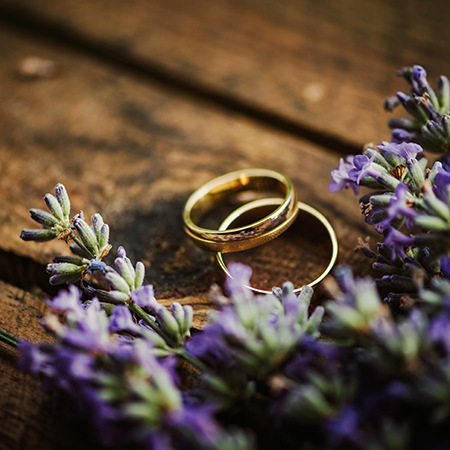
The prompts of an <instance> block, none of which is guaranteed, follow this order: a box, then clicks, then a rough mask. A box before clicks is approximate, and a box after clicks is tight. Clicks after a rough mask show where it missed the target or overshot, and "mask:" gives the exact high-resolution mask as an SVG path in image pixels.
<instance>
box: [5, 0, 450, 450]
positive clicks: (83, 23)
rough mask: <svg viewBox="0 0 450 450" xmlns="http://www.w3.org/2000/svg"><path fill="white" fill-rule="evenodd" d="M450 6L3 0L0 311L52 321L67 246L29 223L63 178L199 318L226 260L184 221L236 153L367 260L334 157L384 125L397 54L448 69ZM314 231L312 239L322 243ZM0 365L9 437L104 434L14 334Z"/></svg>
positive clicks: (162, 294)
mask: <svg viewBox="0 0 450 450" xmlns="http://www.w3.org/2000/svg"><path fill="white" fill-rule="evenodd" d="M319 4H320V6H318V5H319ZM448 12H450V4H449V3H448V2H445V1H436V2H434V3H433V8H429V7H428V5H426V3H424V2H419V1H418V0H412V1H409V2H406V1H399V2H389V1H388V0H383V1H380V2H366V1H362V2H361V1H356V0H345V1H344V2H339V3H336V2H331V1H325V2H314V1H312V0H310V1H306V0H298V1H287V0H286V1H284V2H270V1H269V0H267V1H266V0H263V1H261V0H259V1H256V0H240V1H239V2H238V1H235V0H227V1H221V2H208V1H206V0H192V1H190V2H176V1H172V0H168V1H156V0H154V1H143V0H134V1H129V2H109V1H108V2H106V1H105V0H98V1H95V2H79V1H74V0H59V1H55V0H40V1H39V2H38V1H34V2H30V1H25V0H15V1H12V0H11V1H10V0H0V24H1V27H0V42H1V45H0V86H1V88H0V198H1V205H2V207H1V208H0V237H1V239H0V278H1V279H2V280H3V282H2V284H1V285H0V291H1V293H0V326H1V327H3V328H6V329H9V330H10V331H12V332H14V333H16V334H18V335H19V336H20V337H23V338H27V339H30V340H32V341H35V342H38V341H40V340H42V339H46V337H45V335H44V334H43V332H42V330H41V328H40V326H39V317H40V316H41V315H42V313H43V308H44V307H43V298H45V296H48V295H53V294H54V292H55V290H52V289H50V288H49V285H48V282H47V279H48V278H47V275H46V274H45V265H46V264H47V263H48V262H50V261H51V260H52V258H53V256H54V255H55V254H57V253H60V252H67V250H66V248H65V246H64V245H62V244H61V243H50V244H35V243H25V242H23V241H21V240H20V239H19V237H18V236H19V233H20V230H21V229H22V228H25V227H32V226H33V223H32V221H31V220H30V219H29V214H28V209H29V208H31V207H43V201H42V197H43V195H44V194H45V193H46V192H51V191H52V189H53V187H54V185H55V184H56V183H57V182H62V183H64V184H65V185H66V187H67V189H68V191H69V194H70V196H71V199H72V203H73V204H72V206H73V210H74V211H77V210H79V209H83V210H84V212H85V214H86V215H87V216H89V215H91V214H93V213H94V212H97V211H99V212H101V214H102V215H103V216H104V218H105V220H106V221H107V222H108V223H109V224H110V225H111V230H112V232H111V238H112V243H113V244H114V250H113V252H114V251H115V249H116V248H117V246H118V245H124V246H125V247H126V249H127V251H128V254H129V256H130V257H131V258H132V259H133V260H134V261H136V260H141V261H143V262H144V263H145V264H146V266H147V268H148V269H147V275H146V282H148V283H153V285H154V287H155V292H156V295H157V297H158V298H160V299H162V301H163V302H164V304H169V303H170V302H171V301H172V300H174V299H177V300H178V301H180V302H182V303H187V304H191V305H193V307H194V310H195V317H196V318H195V323H194V326H195V327H196V328H201V327H202V326H203V325H204V323H205V321H206V315H207V312H208V309H209V308H210V304H209V301H208V290H209V287H210V286H211V284H212V283H214V282H219V281H220V276H219V273H218V271H217V269H216V266H215V264H214V259H213V256H212V255H210V254H209V253H207V252H205V251H203V250H200V249H197V248H196V247H195V246H194V245H193V244H192V243H191V242H190V241H189V240H188V238H187V237H186V236H185V235H184V232H183V229H182V221H181V211H182V208H183V205H184V202H185V201H186V199H187V197H188V196H189V194H190V193H191V192H192V191H193V190H194V189H195V188H197V187H198V186H200V185H201V184H202V183H204V182H206V181H208V180H209V179H211V178H213V177H214V176H218V175H220V174H222V173H224V172H226V171H231V170H235V169H239V168H246V167H267V168H272V169H275V170H279V171H281V172H283V173H285V174H286V175H288V176H289V177H291V178H292V180H293V181H294V184H295V187H296V190H297V191H298V195H299V198H300V200H302V201H305V202H307V203H309V204H311V205H312V206H315V207H316V208H318V209H319V210H321V211H322V212H323V213H324V214H325V215H326V216H327V217H328V218H329V219H330V221H331V222H332V224H333V225H334V227H335V229H336V232H337V235H338V239H339V243H340V255H339V262H340V263H346V264H350V265H351V266H353V267H354V268H355V270H356V271H357V272H358V273H359V274H365V273H367V272H369V268H368V262H367V261H366V260H365V259H364V258H363V257H361V256H360V255H359V254H357V253H355V252H354V251H353V249H354V247H355V245H356V239H357V237H358V236H366V235H367V234H370V231H369V229H368V228H367V227H366V226H365V224H364V223H363V221H362V219H361V216H360V213H359V210H358V205H357V200H356V199H355V198H354V196H353V195H352V194H351V193H349V192H343V193H339V194H334V195H331V194H329V193H328V192H327V184H328V182H329V181H330V177H329V172H330V170H332V169H333V168H334V167H336V165H337V163H338V159H339V157H340V156H342V155H343V154H345V153H351V152H356V151H358V150H359V149H360V148H361V146H362V145H363V144H364V143H365V142H369V141H374V142H378V141H381V140H382V139H386V138H388V137H389V131H388V129H387V127H386V120H387V115H386V113H384V112H383V110H382V104H383V100H384V98H385V97H386V96H388V95H391V94H393V93H394V92H395V91H396V90H399V89H404V88H406V87H405V85H404V84H403V82H402V81H401V80H400V79H397V78H396V77H395V76H394V74H395V71H396V70H397V69H399V68H401V67H402V66H403V65H405V64H414V63H421V64H423V65H425V66H426V68H427V69H428V71H429V73H430V75H431V78H433V79H434V78H436V77H437V76H438V75H439V74H440V73H447V74H449V73H450V63H449V62H448V58H445V57H443V56H442V55H447V54H448V53H449V50H450V48H449V46H450V36H449V34H450V31H449V30H448V27H446V26H444V24H442V17H446V16H447V15H448ZM30 56H33V57H34V56H36V57H39V58H44V59H48V60H51V61H53V62H54V63H55V64H56V71H55V73H54V75H53V76H51V77H49V78H36V79H27V78H26V77H24V76H23V74H21V69H20V68H21V65H22V64H23V62H24V61H25V60H26V58H28V57H30ZM372 236H373V235H372ZM373 240H374V241H375V240H376V236H373ZM310 245H311V243H310ZM314 245H315V246H316V247H315V250H317V251H316V254H315V256H316V257H318V256H320V255H322V254H323V253H324V252H325V253H326V243H322V242H320V240H319V241H315V244H314ZM312 250H314V247H313V248H312ZM310 251H311V248H310V247H307V246H305V249H303V253H302V250H301V249H300V250H299V254H298V263H297V264H285V263H286V260H287V258H284V255H285V253H284V252H281V253H279V254H277V252H276V251H272V250H270V251H268V253H266V254H265V255H264V256H263V257H262V259H261V261H262V263H261V264H260V265H257V267H255V270H256V269H261V268H262V267H263V265H264V264H265V263H266V262H270V263H271V264H273V266H274V267H275V266H276V267H280V266H283V276H284V275H286V277H287V278H290V279H296V280H297V279H308V277H309V276H310V275H311V274H313V273H314V271H317V270H318V267H317V266H318V265H320V264H319V261H317V263H316V259H317V258H316V259H313V260H312V262H311V261H308V260H307V257H308V252H310ZM263 263H264V264H263ZM322 263H323V262H322ZM319 270H320V268H319ZM0 345H1V344H0ZM0 367H1V375H2V377H1V382H0V423H1V425H0V449H2V450H3V449H19V448H20V449H22V448H26V449H47V448H48V449H56V448H58V449H60V448H67V449H74V448H91V447H93V446H94V445H95V444H94V443H93V441H92V438H91V437H90V436H89V433H88V432H87V431H84V430H85V428H86V424H83V423H81V422H80V421H79V420H78V419H77V418H76V417H77V416H76V415H75V413H74V412H73V411H72V407H71V406H70V402H68V401H67V399H64V398H62V397H61V396H51V395H49V394H44V393H41V392H40V391H39V388H38V387H37V385H36V384H34V383H33V382H32V380H31V379H30V378H29V377H27V376H24V375H23V374H20V373H19V372H18V371H17V369H16V368H15V353H14V352H13V351H11V350H10V349H8V348H6V347H5V346H3V345H1V346H0ZM43 417H45V421H43V420H42V418H43ZM72 425H73V426H72Z"/></svg>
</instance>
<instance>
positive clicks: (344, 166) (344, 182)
mask: <svg viewBox="0 0 450 450" xmlns="http://www.w3.org/2000/svg"><path fill="white" fill-rule="evenodd" d="M352 168H353V156H351V157H347V162H344V159H343V158H341V159H340V160H339V167H337V168H336V169H335V170H333V171H332V172H331V177H332V179H333V181H332V182H330V183H329V185H328V186H329V191H330V192H338V191H340V190H341V189H343V188H345V189H348V188H350V187H351V188H352V189H353V192H354V193H355V194H358V193H359V187H358V185H357V184H356V183H355V181H354V180H352V179H351V178H350V176H349V171H350V170H352Z"/></svg>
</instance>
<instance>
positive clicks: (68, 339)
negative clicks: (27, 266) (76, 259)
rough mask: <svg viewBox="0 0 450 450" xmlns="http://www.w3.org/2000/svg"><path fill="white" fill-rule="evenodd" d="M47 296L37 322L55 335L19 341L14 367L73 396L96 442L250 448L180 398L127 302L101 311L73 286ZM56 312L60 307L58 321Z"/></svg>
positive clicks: (168, 362)
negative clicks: (36, 340)
mask: <svg viewBox="0 0 450 450" xmlns="http://www.w3.org/2000/svg"><path fill="white" fill-rule="evenodd" d="M47 303H48V305H49V306H50V307H51V308H52V310H51V311H50V312H48V313H47V315H46V317H45V319H44V322H43V323H44V326H45V328H46V329H47V330H48V331H50V332H51V333H52V334H53V335H54V336H55V337H56V342H54V343H48V344H41V345H33V344H30V343H28V342H26V341H23V342H21V343H20V344H19V351H20V352H21V358H20V361H19V362H20V366H21V368H22V369H23V370H25V371H27V372H30V373H32V374H34V375H36V376H40V377H42V378H43V379H44V387H45V388H47V389H53V388H58V389H61V390H64V391H66V392H68V393H69V394H71V395H72V396H74V398H76V399H77V401H78V404H79V406H80V408H81V410H82V412H83V413H84V414H86V415H87V416H88V417H89V418H90V419H91V421H92V423H93V424H94V426H95V428H96V431H97V433H98V437H99V439H100V441H101V442H103V443H105V444H108V445H112V444H115V445H116V444H118V443H130V442H137V443H139V444H140V445H141V446H142V447H143V448H172V446H176V447H177V448H183V447H184V445H189V446H190V447H191V448H199V449H213V448H218V449H226V448H228V445H229V444H230V443H233V444H235V445H237V448H251V441H250V438H249V437H248V436H246V435H245V434H243V433H240V432H239V433H235V434H230V433H227V432H226V431H225V430H223V429H222V428H221V427H220V426H219V425H218V423H217V422H216V420H215V419H214V417H213V413H212V410H211V409H208V408H202V407H198V406H195V405H190V404H189V403H187V402H185V400H184V399H183V396H182V393H181V391H180V390H179V388H178V387H177V383H178V381H177V380H178V377H177V375H176V373H175V361H174V359H173V356H172V357H168V358H167V355H169V354H170V353H169V352H168V351H167V350H169V349H168V348H167V347H164V342H163V341H159V342H158V341H155V333H153V332H152V331H150V330H148V329H147V328H146V327H145V326H142V325H139V324H137V323H135V322H134V321H133V320H132V316H131V314H130V313H129V311H128V309H127V308H125V307H124V306H121V305H119V306H116V307H115V308H114V310H113V314H112V315H111V316H110V317H108V316H107V315H106V313H105V312H104V311H103V310H102V309H101V308H100V304H99V302H98V300H97V299H94V300H92V301H91V302H90V303H89V304H88V305H87V306H86V305H83V304H82V302H81V292H80V291H79V290H78V289H77V288H76V287H74V286H72V287H71V288H70V289H69V290H68V291H62V292H61V293H60V294H59V295H58V296H56V297H55V298H54V299H53V300H50V301H48V302H47ZM59 312H63V313H64V314H65V321H64V322H61V321H60V319H59V318H58V313H59ZM158 343H159V344H161V346H160V347H158V346H157V345H158ZM164 350H166V352H165V351H164ZM161 356H166V358H164V359H159V358H160V357H161ZM216 445H217V447H216Z"/></svg>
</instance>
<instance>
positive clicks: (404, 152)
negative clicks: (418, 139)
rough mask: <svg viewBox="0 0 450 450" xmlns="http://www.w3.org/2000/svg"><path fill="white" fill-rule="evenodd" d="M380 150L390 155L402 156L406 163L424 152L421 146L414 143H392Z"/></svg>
mask: <svg viewBox="0 0 450 450" xmlns="http://www.w3.org/2000/svg"><path fill="white" fill-rule="evenodd" d="M378 148H379V149H380V150H384V151H389V152H390V153H392V154H394V155H397V156H401V157H402V158H403V159H404V160H405V161H409V160H410V159H412V158H415V157H416V155H417V153H420V152H423V149H422V147H421V146H420V145H417V144H414V143H413V142H402V143H400V144H396V143H391V144H384V145H380V146H378Z"/></svg>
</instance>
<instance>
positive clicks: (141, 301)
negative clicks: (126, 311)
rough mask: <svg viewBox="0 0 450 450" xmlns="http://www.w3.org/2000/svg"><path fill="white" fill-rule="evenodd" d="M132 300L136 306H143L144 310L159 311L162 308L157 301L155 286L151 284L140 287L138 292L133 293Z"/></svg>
mask: <svg viewBox="0 0 450 450" xmlns="http://www.w3.org/2000/svg"><path fill="white" fill-rule="evenodd" d="M131 299H132V300H133V302H134V303H136V305H138V306H141V307H142V308H153V309H157V308H158V307H160V306H161V305H160V304H159V303H158V302H157V301H156V299H155V295H154V291H153V286H152V285H151V284H146V285H144V286H140V287H139V288H138V289H137V290H135V291H132V292H131Z"/></svg>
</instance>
